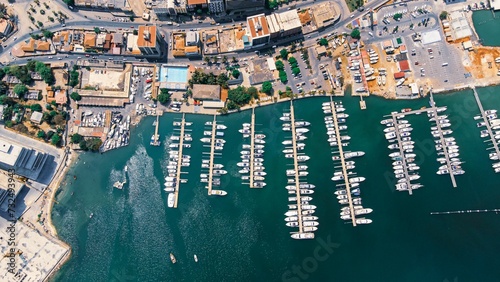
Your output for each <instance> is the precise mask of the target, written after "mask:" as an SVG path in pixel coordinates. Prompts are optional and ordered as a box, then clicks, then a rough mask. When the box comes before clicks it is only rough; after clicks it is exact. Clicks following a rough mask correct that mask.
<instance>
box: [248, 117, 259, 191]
mask: <svg viewBox="0 0 500 282" xmlns="http://www.w3.org/2000/svg"><path fill="white" fill-rule="evenodd" d="M254 166H255V108H252V120H251V123H250V188H260V187H255V186H254Z"/></svg>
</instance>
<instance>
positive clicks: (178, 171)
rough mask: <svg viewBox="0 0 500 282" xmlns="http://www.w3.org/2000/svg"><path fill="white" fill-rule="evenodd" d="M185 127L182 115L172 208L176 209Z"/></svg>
mask: <svg viewBox="0 0 500 282" xmlns="http://www.w3.org/2000/svg"><path fill="white" fill-rule="evenodd" d="M185 126H186V120H185V119H184V114H182V121H181V128H180V130H181V132H180V137H179V155H178V158H177V172H176V174H177V175H176V182H175V192H174V193H175V201H174V208H177V202H178V201H179V187H180V184H181V167H182V160H183V158H182V150H183V149H184V127H185Z"/></svg>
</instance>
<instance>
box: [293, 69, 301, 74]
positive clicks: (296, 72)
mask: <svg viewBox="0 0 500 282" xmlns="http://www.w3.org/2000/svg"><path fill="white" fill-rule="evenodd" d="M292 73H293V74H294V75H297V74H299V73H300V69H299V68H298V67H295V68H292Z"/></svg>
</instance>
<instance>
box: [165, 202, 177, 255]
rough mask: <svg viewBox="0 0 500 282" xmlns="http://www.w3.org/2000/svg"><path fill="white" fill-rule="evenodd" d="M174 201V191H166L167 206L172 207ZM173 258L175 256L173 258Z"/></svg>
mask: <svg viewBox="0 0 500 282" xmlns="http://www.w3.org/2000/svg"><path fill="white" fill-rule="evenodd" d="M174 203H175V194H174V193H168V197H167V205H168V207H169V208H172V207H174ZM170 255H171V257H172V256H173V255H172V254H170ZM174 260H175V258H174ZM172 262H173V263H175V262H174V261H172Z"/></svg>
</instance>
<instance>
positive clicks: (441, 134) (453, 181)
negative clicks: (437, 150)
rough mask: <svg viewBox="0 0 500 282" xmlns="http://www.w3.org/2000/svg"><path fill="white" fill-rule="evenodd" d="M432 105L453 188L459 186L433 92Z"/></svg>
mask: <svg viewBox="0 0 500 282" xmlns="http://www.w3.org/2000/svg"><path fill="white" fill-rule="evenodd" d="M430 99H431V105H432V108H431V109H432V112H433V113H434V118H435V121H436V126H437V129H438V132H439V140H440V141H441V148H442V149H443V153H444V157H445V159H446V166H447V167H448V172H449V174H450V179H451V184H452V185H453V188H457V182H456V180H455V174H453V170H452V168H451V160H450V155H449V154H448V151H447V150H446V147H447V146H446V142H445V141H444V135H443V129H442V128H441V123H440V122H439V119H438V111H437V108H436V103H435V102H434V97H433V96H432V92H431V98H430Z"/></svg>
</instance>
